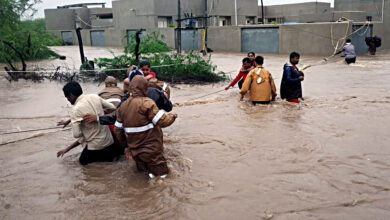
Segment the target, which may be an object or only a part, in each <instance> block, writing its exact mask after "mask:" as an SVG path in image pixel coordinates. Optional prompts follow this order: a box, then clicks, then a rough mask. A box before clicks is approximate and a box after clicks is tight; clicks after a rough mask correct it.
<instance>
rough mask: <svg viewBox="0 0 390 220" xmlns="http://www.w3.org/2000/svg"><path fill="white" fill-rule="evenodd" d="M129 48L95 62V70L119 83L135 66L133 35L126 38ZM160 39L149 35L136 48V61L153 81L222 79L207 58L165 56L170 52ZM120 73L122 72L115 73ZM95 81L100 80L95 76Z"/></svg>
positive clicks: (212, 80) (208, 80) (197, 55)
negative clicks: (153, 76) (145, 63)
mask: <svg viewBox="0 0 390 220" xmlns="http://www.w3.org/2000/svg"><path fill="white" fill-rule="evenodd" d="M130 39H132V40H130V44H129V45H128V46H126V48H125V54H124V55H121V56H115V55H114V58H99V59H95V63H96V64H97V66H98V67H100V68H103V69H105V73H104V74H105V75H110V76H114V77H116V78H118V79H120V80H123V79H124V78H125V77H126V70H125V69H127V68H129V67H130V66H131V65H134V64H136V63H137V61H136V58H135V54H134V53H135V44H134V43H135V34H134V35H132V36H130ZM162 39H163V35H161V34H159V33H156V32H155V33H152V34H150V35H147V36H146V38H145V39H144V40H143V41H141V44H140V53H141V56H140V60H148V61H149V62H150V63H151V66H152V71H154V72H156V74H157V78H159V79H160V80H163V81H167V82H186V83H189V82H218V81H221V80H224V79H225V77H224V76H220V75H218V74H216V73H215V70H216V66H214V65H213V64H212V63H211V55H210V56H209V57H208V59H207V60H204V59H203V58H202V57H201V56H200V55H199V54H196V53H195V52H194V51H191V52H190V53H188V54H177V53H174V54H171V53H167V52H169V51H171V49H170V48H169V47H168V46H167V45H166V44H165V43H164V42H163V41H162ZM118 69H123V70H118ZM98 78H99V79H101V78H104V77H102V76H98Z"/></svg>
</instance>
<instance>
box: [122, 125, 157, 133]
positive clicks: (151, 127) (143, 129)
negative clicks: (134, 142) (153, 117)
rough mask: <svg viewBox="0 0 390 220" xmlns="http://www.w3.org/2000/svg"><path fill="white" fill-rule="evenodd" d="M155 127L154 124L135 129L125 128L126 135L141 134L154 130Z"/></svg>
mask: <svg viewBox="0 0 390 220" xmlns="http://www.w3.org/2000/svg"><path fill="white" fill-rule="evenodd" d="M153 128H154V125H153V124H152V123H150V124H148V125H145V126H142V127H134V128H124V129H125V132H126V133H139V132H144V131H147V130H150V129H153Z"/></svg>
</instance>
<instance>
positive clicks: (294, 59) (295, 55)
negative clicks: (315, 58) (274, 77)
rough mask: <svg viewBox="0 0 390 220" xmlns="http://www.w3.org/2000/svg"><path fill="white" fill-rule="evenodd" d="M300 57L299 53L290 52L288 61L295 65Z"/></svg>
mask: <svg viewBox="0 0 390 220" xmlns="http://www.w3.org/2000/svg"><path fill="white" fill-rule="evenodd" d="M300 57H301V55H299V53H297V52H292V53H291V54H290V63H291V64H293V65H297V64H298V63H299V58H300Z"/></svg>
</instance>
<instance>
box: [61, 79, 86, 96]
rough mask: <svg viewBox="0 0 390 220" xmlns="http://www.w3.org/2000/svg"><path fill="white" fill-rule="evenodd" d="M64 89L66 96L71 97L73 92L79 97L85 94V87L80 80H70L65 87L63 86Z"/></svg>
mask: <svg viewBox="0 0 390 220" xmlns="http://www.w3.org/2000/svg"><path fill="white" fill-rule="evenodd" d="M62 91H64V95H65V96H66V97H69V96H70V95H71V94H72V95H74V96H76V97H79V96H80V95H82V94H83V89H82V88H81V86H80V84H79V83H78V82H68V83H67V84H66V85H65V86H64V88H62Z"/></svg>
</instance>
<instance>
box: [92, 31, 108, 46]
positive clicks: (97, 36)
mask: <svg viewBox="0 0 390 220" xmlns="http://www.w3.org/2000/svg"><path fill="white" fill-rule="evenodd" d="M91 45H92V46H106V39H105V38H104V31H91Z"/></svg>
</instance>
